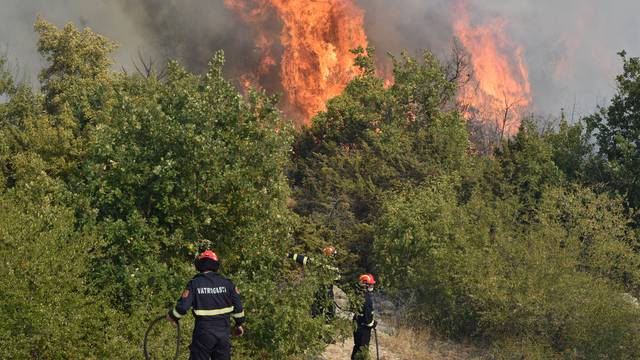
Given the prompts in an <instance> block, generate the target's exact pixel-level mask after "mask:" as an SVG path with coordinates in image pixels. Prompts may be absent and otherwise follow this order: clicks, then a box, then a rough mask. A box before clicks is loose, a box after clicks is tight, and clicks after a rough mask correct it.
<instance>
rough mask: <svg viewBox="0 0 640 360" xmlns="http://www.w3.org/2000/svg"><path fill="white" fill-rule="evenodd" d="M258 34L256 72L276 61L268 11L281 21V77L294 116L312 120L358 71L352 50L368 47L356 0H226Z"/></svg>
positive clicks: (260, 73)
mask: <svg viewBox="0 0 640 360" xmlns="http://www.w3.org/2000/svg"><path fill="white" fill-rule="evenodd" d="M225 4H226V5H227V6H228V7H229V8H230V9H233V10H235V11H236V12H238V13H239V14H240V16H241V18H242V19H243V20H244V21H245V22H247V23H249V24H251V25H253V26H255V27H256V28H257V30H258V32H259V36H258V38H257V39H256V47H257V48H258V49H260V51H261V52H262V58H263V59H262V63H261V66H260V69H259V71H258V74H257V76H258V77H260V76H262V75H264V74H265V73H267V72H268V71H269V70H270V68H271V67H272V66H274V65H275V64H276V61H275V59H274V57H273V50H272V47H273V45H274V41H273V39H272V38H270V37H269V34H267V33H266V32H265V31H263V30H262V28H263V25H264V24H265V23H266V22H267V21H268V19H269V12H275V15H276V16H277V18H278V19H279V20H280V21H281V22H282V31H281V33H280V43H281V45H282V47H283V54H282V58H281V59H280V79H281V84H282V88H283V90H284V92H285V97H286V100H287V104H288V108H289V109H288V110H289V111H288V112H289V114H290V115H293V116H294V117H297V118H298V119H297V120H298V121H299V122H301V123H304V124H307V125H308V124H309V122H310V120H311V118H312V117H313V116H314V115H315V114H316V113H318V112H319V111H321V110H323V109H324V108H325V103H326V102H327V100H329V99H330V98H332V97H334V96H336V95H339V94H340V93H341V92H342V90H343V89H344V87H345V86H346V84H347V83H348V82H349V81H350V80H351V79H353V78H354V77H355V76H356V75H358V69H357V68H355V67H354V66H353V60H354V55H353V54H352V53H351V52H350V51H349V50H350V49H353V48H356V47H358V46H363V47H366V46H367V36H366V34H365V31H364V25H363V17H364V15H363V13H362V11H361V10H360V9H359V8H358V7H357V6H356V5H354V3H353V2H352V1H351V0H304V1H295V0H225Z"/></svg>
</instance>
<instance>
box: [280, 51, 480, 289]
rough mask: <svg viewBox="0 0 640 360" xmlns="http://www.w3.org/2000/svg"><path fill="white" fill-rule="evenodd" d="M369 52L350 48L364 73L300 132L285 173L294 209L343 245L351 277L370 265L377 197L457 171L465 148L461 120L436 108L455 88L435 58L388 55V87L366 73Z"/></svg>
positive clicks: (322, 235) (319, 232)
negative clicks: (290, 166)
mask: <svg viewBox="0 0 640 360" xmlns="http://www.w3.org/2000/svg"><path fill="white" fill-rule="evenodd" d="M372 52H373V50H372V49H369V50H368V54H369V56H365V55H364V54H363V50H362V49H359V50H358V51H356V53H357V54H359V57H358V59H357V60H356V63H357V64H359V65H360V66H362V67H363V75H362V76H360V77H357V78H356V79H354V80H353V81H352V82H350V83H349V84H348V85H347V88H346V89H345V91H344V93H343V94H341V95H340V96H338V97H336V98H334V99H332V100H330V101H329V103H328V105H327V110H326V111H325V112H323V113H320V114H319V115H318V116H316V118H314V121H313V123H312V125H311V127H310V128H308V129H304V130H303V131H302V132H301V133H300V134H299V135H298V137H297V139H296V143H295V144H294V170H293V171H292V174H291V179H292V185H293V189H294V194H295V199H296V207H295V210H296V212H297V213H298V214H300V215H301V216H303V217H304V218H305V219H306V220H307V221H308V222H309V223H310V225H309V228H311V229H313V230H311V231H310V232H311V233H312V234H315V235H316V236H317V237H319V238H320V239H324V241H325V242H328V243H331V244H334V245H336V246H337V247H338V248H340V249H341V250H343V249H344V250H346V252H343V253H342V254H343V256H342V257H341V260H342V264H343V266H345V267H349V268H350V269H351V271H352V275H354V274H356V272H357V271H363V270H369V271H370V270H371V269H372V268H373V260H372V258H371V244H372V240H373V235H374V228H373V226H372V224H373V222H374V221H375V218H376V216H377V212H378V209H379V208H380V205H381V201H382V196H383V194H384V193H385V192H386V191H390V190H392V189H396V188H402V187H404V186H407V185H412V184H418V183H420V182H422V181H424V180H425V179H426V178H428V177H430V176H433V174H437V173H444V172H449V171H460V170H461V169H463V168H465V167H466V151H467V148H468V136H467V133H466V131H465V127H464V123H463V121H462V119H461V117H460V116H459V115H458V114H457V113H455V112H452V111H443V110H442V109H440V107H439V106H441V105H442V104H444V103H446V102H447V101H449V100H451V98H452V96H453V89H454V86H453V84H451V83H450V82H448V81H447V80H446V76H445V75H444V72H443V70H442V67H441V66H440V64H438V62H437V61H435V59H434V57H433V56H432V55H431V54H429V53H428V52H425V54H424V57H423V59H419V60H418V59H413V58H411V57H409V56H406V55H403V56H402V58H401V59H394V64H395V67H394V75H395V82H394V85H393V86H391V87H390V88H388V89H387V88H385V87H384V81H383V79H381V78H379V77H377V76H376V75H375V73H374V72H373V71H370V67H371V66H373V65H372V64H373V59H372V58H371V54H372ZM434 97H436V98H437V99H434ZM301 241H302V242H303V243H304V242H306V243H308V244H312V243H317V242H319V240H317V239H309V238H308V237H306V238H302V239H301ZM344 253H346V255H344ZM354 262H355V263H356V264H357V266H355V267H354V266H353V263H354ZM347 279H350V277H347Z"/></svg>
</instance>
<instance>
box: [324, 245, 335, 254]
mask: <svg viewBox="0 0 640 360" xmlns="http://www.w3.org/2000/svg"><path fill="white" fill-rule="evenodd" d="M322 253H323V254H324V256H335V255H336V254H337V253H338V251H337V250H336V248H334V247H333V246H327V247H326V248H324V249H322Z"/></svg>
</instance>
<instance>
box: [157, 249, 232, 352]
mask: <svg viewBox="0 0 640 360" xmlns="http://www.w3.org/2000/svg"><path fill="white" fill-rule="evenodd" d="M195 266H196V269H197V270H198V274H197V275H196V276H194V277H193V278H192V279H191V280H190V281H189V283H187V287H186V288H185V289H184V291H183V292H182V295H181V296H180V299H178V302H177V303H176V306H175V308H173V309H172V310H170V311H169V313H168V314H167V320H169V321H179V320H180V319H181V318H182V317H183V316H185V315H186V314H187V311H189V309H192V312H193V315H194V316H195V318H196V324H195V327H194V329H193V337H192V339H191V345H189V350H190V352H191V355H190V357H189V359H190V360H209V359H214V360H228V359H231V342H230V339H229V338H230V328H231V324H230V322H231V318H233V319H234V322H235V326H234V328H233V335H234V336H242V335H243V334H244V329H243V328H242V324H243V323H244V322H245V316H244V311H243V309H242V301H241V300H240V291H239V290H238V288H237V287H236V286H235V285H234V284H233V283H232V282H231V281H230V280H228V279H225V278H224V277H222V276H220V275H219V274H218V269H219V268H220V263H219V262H218V256H217V255H216V254H215V253H214V252H213V251H211V250H206V251H204V252H202V253H201V254H200V255H199V256H198V257H197V258H196V262H195Z"/></svg>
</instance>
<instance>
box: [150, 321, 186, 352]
mask: <svg viewBox="0 0 640 360" xmlns="http://www.w3.org/2000/svg"><path fill="white" fill-rule="evenodd" d="M165 319H166V315H162V316H159V317H157V318H156V319H155V320H153V321H152V322H151V324H149V328H148V329H147V332H145V333H144V358H145V359H147V360H151V354H150V353H149V348H148V344H147V342H148V340H149V333H150V332H151V329H153V327H154V326H156V325H157V324H158V323H160V322H161V321H166V320H165ZM175 324H176V354H175V355H174V356H173V360H178V356H180V336H181V329H180V322H179V321H176V322H175Z"/></svg>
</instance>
